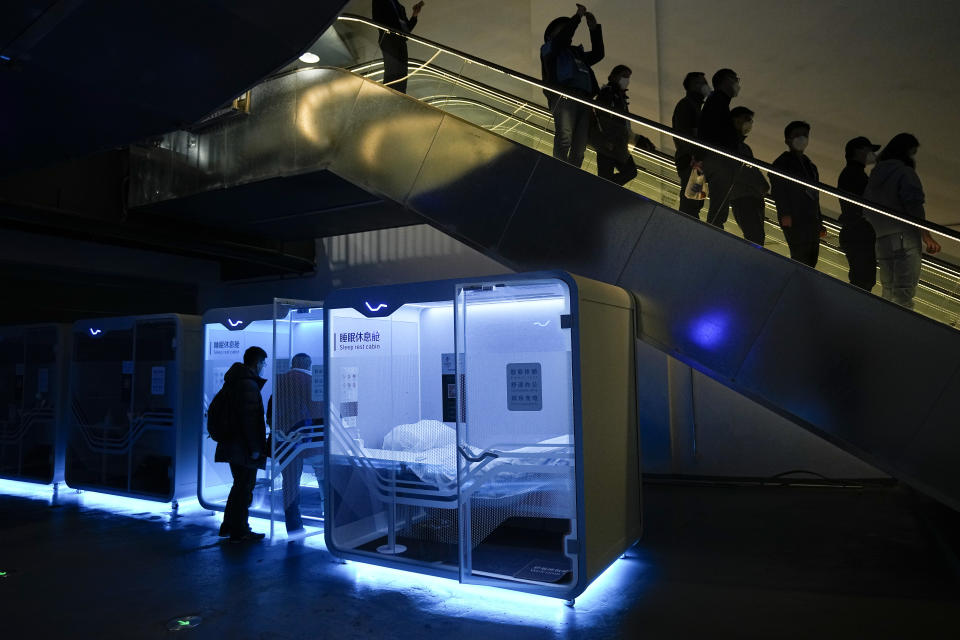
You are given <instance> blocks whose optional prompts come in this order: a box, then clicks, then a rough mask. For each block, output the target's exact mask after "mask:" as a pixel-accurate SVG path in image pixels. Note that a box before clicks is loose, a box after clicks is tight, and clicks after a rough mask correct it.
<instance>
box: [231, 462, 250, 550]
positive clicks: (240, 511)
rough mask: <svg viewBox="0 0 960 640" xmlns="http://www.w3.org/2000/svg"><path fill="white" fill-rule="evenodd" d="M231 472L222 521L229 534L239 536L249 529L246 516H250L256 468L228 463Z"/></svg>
mask: <svg viewBox="0 0 960 640" xmlns="http://www.w3.org/2000/svg"><path fill="white" fill-rule="evenodd" d="M230 473H231V474H233V486H232V487H230V495H229V496H227V506H226V508H225V509H224V510H223V523H224V524H225V525H226V526H227V530H228V531H229V532H230V535H231V536H240V535H243V534H244V533H246V532H247V531H249V530H250V524H249V523H248V522H247V518H248V517H249V516H250V503H251V502H253V488H254V486H256V484H257V470H256V469H255V468H252V467H245V466H243V465H242V464H233V463H232V462H231V463H230Z"/></svg>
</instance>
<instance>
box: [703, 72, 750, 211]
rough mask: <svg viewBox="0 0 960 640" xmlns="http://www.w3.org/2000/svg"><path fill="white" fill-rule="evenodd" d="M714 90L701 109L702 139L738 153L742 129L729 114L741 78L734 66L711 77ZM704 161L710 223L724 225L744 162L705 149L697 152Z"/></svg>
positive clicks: (737, 92) (738, 90) (723, 149)
mask: <svg viewBox="0 0 960 640" xmlns="http://www.w3.org/2000/svg"><path fill="white" fill-rule="evenodd" d="M711 82H712V83H713V93H711V94H710V96H709V97H708V98H707V100H706V102H704V104H703V110H702V111H701V112H700V128H699V130H698V132H697V133H698V134H699V136H700V140H701V141H702V142H704V143H705V144H708V145H710V146H712V147H717V148H719V149H721V150H722V151H726V152H727V153H733V154H736V153H737V148H738V146H739V145H740V132H739V131H737V128H736V126H734V124H733V117H732V116H731V115H730V101H731V100H732V99H734V98H736V97H737V95H739V94H740V78H739V77H737V74H736V72H735V71H733V69H720V70H719V71H717V72H716V73H715V74H713V78H712V79H711ZM697 157H698V159H702V160H703V174H704V177H705V178H706V179H707V184H709V185H710V209H708V210H707V222H709V223H710V224H712V225H715V226H718V227H721V228H722V227H723V223H725V222H726V221H727V213H728V211H729V207H730V189H731V188H732V187H733V183H734V181H735V180H736V178H737V176H738V174H739V172H740V168H741V167H742V166H743V165H742V164H741V163H739V162H737V161H735V160H730V159H729V158H726V157H724V156H722V155H719V154H716V153H711V152H709V151H705V150H703V149H701V150H699V152H698V154H697Z"/></svg>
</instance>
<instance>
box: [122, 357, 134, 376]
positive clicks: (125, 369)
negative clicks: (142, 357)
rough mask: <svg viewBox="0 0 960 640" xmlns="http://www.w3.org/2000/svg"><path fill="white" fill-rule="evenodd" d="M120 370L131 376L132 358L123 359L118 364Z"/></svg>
mask: <svg viewBox="0 0 960 640" xmlns="http://www.w3.org/2000/svg"><path fill="white" fill-rule="evenodd" d="M120 372H121V373H123V374H125V375H128V376H132V375H133V360H124V361H123V362H122V363H121V364H120Z"/></svg>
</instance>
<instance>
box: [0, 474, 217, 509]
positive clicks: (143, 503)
mask: <svg viewBox="0 0 960 640" xmlns="http://www.w3.org/2000/svg"><path fill="white" fill-rule="evenodd" d="M0 493H3V494H7V495H15V496H20V497H24V498H32V499H35V500H45V501H47V502H48V503H49V504H66V503H75V504H77V505H78V506H81V507H86V508H88V509H103V510H105V511H111V512H113V513H118V514H126V515H131V514H139V513H143V514H156V515H160V514H169V513H170V512H171V511H172V510H173V507H172V505H171V503H169V502H157V501H155V500H141V499H139V498H128V497H125V496H115V495H111V494H108V493H97V492H96V491H87V490H86V489H83V490H81V491H79V492H78V491H77V490H76V489H73V488H71V487H68V486H66V485H64V484H61V485H60V486H59V487H58V488H57V490H56V491H54V488H53V486H52V485H48V484H33V483H30V482H18V481H16V480H0ZM201 510H202V508H201V507H200V503H199V502H198V501H197V499H196V498H188V499H186V500H180V501H179V502H178V508H177V511H178V512H179V513H181V514H185V513H191V512H194V511H201Z"/></svg>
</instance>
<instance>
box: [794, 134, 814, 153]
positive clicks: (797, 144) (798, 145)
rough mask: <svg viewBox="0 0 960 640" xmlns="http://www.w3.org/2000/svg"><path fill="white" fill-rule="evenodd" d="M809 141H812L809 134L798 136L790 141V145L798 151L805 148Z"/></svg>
mask: <svg viewBox="0 0 960 640" xmlns="http://www.w3.org/2000/svg"><path fill="white" fill-rule="evenodd" d="M808 142H810V140H809V139H808V138H807V136H797V137H796V138H794V139H793V140H791V141H790V146H791V147H793V148H794V149H796V150H797V151H803V150H804V149H806V148H807V143H808Z"/></svg>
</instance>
